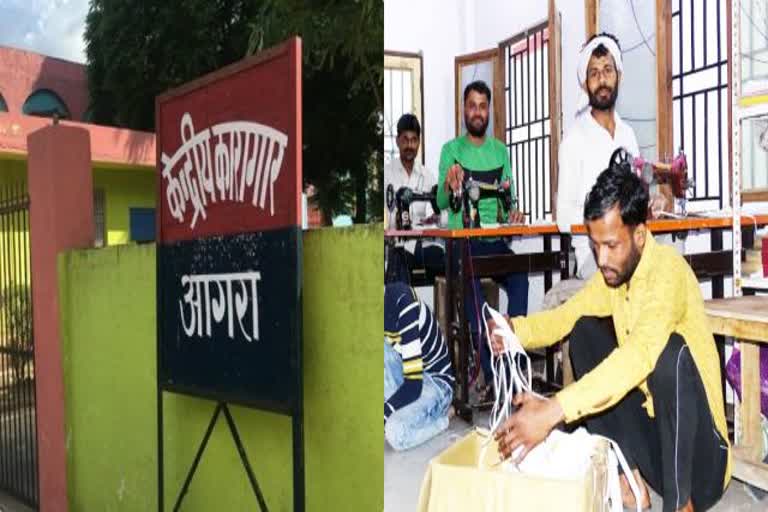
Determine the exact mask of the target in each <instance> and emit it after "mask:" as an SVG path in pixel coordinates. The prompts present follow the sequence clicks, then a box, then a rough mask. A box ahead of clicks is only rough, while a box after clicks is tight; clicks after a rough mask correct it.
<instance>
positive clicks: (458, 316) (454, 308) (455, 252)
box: [422, 224, 570, 422]
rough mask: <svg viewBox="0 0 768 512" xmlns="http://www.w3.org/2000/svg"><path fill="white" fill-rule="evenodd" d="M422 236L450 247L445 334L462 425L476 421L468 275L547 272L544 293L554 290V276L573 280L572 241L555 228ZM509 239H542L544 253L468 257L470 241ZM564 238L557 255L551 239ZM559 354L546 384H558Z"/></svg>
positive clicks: (538, 226) (434, 232)
mask: <svg viewBox="0 0 768 512" xmlns="http://www.w3.org/2000/svg"><path fill="white" fill-rule="evenodd" d="M422 236H430V237H435V238H442V239H444V240H445V241H446V244H445V249H446V255H445V277H446V288H447V293H446V296H447V297H448V307H447V308H446V312H447V315H448V316H447V318H448V328H447V331H448V332H446V333H445V334H446V337H447V339H448V347H449V350H450V351H451V359H452V361H453V365H454V366H453V367H454V369H456V390H455V393H454V408H455V409H456V413H457V414H458V415H459V416H460V417H461V418H463V419H465V420H467V421H469V422H471V421H472V405H471V404H470V401H469V381H470V378H471V376H470V375H469V362H468V359H469V353H470V352H469V343H470V337H469V327H468V321H467V318H466V315H465V312H464V295H465V290H466V284H467V280H468V279H469V277H470V275H469V270H470V268H471V270H472V277H474V278H478V279H479V278H482V277H500V276H504V275H506V274H509V273H512V272H527V273H530V272H543V273H544V289H545V291H547V290H549V288H551V287H552V272H555V271H559V272H560V274H561V278H562V279H567V277H568V252H567V251H566V250H564V248H566V247H569V246H570V236H569V235H568V234H564V235H561V234H560V232H559V231H558V229H557V225H556V224H535V225H522V224H521V225H504V226H499V227H493V228H481V229H426V230H424V231H423V232H422ZM510 236H543V237H544V250H543V251H542V252H537V253H525V254H510V255H499V256H473V257H472V258H471V261H470V259H469V258H468V256H469V244H468V242H469V241H470V240H471V239H478V238H499V237H510ZM555 236H557V237H559V238H560V248H561V250H559V251H554V250H552V237H555ZM553 354H554V351H549V352H547V380H548V381H550V380H554V378H553V375H554V355H553Z"/></svg>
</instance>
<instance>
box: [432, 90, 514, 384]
mask: <svg viewBox="0 0 768 512" xmlns="http://www.w3.org/2000/svg"><path fill="white" fill-rule="evenodd" d="M490 104H491V90H490V89H489V88H488V86H487V85H486V84H485V82H482V81H477V82H472V83H470V84H469V85H467V87H466V88H465V89H464V124H465V125H466V127H467V133H466V134H465V135H462V136H461V137H457V138H455V139H453V140H451V141H449V142H447V143H445V144H444V145H443V149H442V153H441V154H440V175H439V178H438V186H437V205H438V206H439V207H440V208H448V207H449V203H450V199H449V194H451V193H453V192H456V191H459V190H460V189H461V187H462V184H463V182H464V180H465V178H466V177H468V176H470V175H471V176H472V178H473V179H474V180H477V181H482V182H485V183H494V181H496V182H499V183H501V182H504V181H507V180H508V181H509V183H510V193H511V196H512V198H514V197H515V187H514V181H513V178H512V172H511V170H510V163H509V153H508V152H507V148H506V147H505V146H504V143H503V142H501V141H500V140H498V139H496V138H495V137H493V136H489V135H487V134H486V130H487V129H488V117H489V108H490ZM501 208H502V206H500V205H499V201H498V199H497V198H494V197H485V198H482V199H480V200H479V202H478V208H477V209H478V212H479V216H480V224H481V226H482V225H483V224H495V223H497V222H498V218H499V216H500V215H499V213H500V212H499V210H500V209H501ZM449 211H450V210H449ZM501 213H503V215H502V217H504V220H509V221H510V222H513V223H519V222H523V221H524V220H525V216H524V215H523V214H522V213H521V212H519V211H517V210H516V209H514V208H513V209H512V210H510V211H509V212H501ZM448 225H449V227H450V228H451V229H460V228H462V227H464V226H463V222H462V214H461V212H454V211H450V213H449V219H448ZM469 245H470V252H471V254H472V255H473V256H491V255H497V254H512V251H511V250H510V248H509V245H508V244H507V243H506V242H505V241H504V240H502V239H498V238H496V239H487V238H486V239H482V238H478V239H472V240H471V242H470V244H469ZM458 252H459V251H458V250H457V251H454V254H458ZM500 282H501V283H502V284H503V285H504V288H505V290H506V292H507V301H508V302H507V314H508V315H524V314H526V313H528V274H526V273H524V272H521V273H513V274H508V275H506V276H504V278H503V279H501V280H500ZM483 302H484V299H483V296H482V292H481V289H480V280H479V279H475V280H474V286H473V287H471V288H470V290H469V291H468V292H467V296H466V297H465V298H464V309H465V312H466V315H467V318H468V320H469V324H470V330H471V333H472V337H473V339H474V340H475V344H476V346H477V344H478V343H479V345H480V363H481V366H482V368H483V374H484V376H485V383H486V385H489V384H490V383H491V382H492V379H493V376H492V373H491V363H490V352H489V351H488V344H487V343H486V342H484V341H482V339H483V334H482V332H481V329H480V326H481V325H482V322H481V321H480V312H481V311H482V306H483ZM487 389H488V390H490V386H488V388H487Z"/></svg>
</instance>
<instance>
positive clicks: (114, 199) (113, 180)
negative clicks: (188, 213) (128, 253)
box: [93, 167, 156, 245]
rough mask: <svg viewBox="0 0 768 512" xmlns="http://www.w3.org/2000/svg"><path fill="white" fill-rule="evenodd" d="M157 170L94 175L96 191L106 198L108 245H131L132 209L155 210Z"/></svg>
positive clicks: (100, 170)
mask: <svg viewBox="0 0 768 512" xmlns="http://www.w3.org/2000/svg"><path fill="white" fill-rule="evenodd" d="M155 187H156V183H155V170H154V169H143V168H136V169H106V168H100V167H97V168H95V169H94V171H93V188H94V189H96V190H98V189H101V190H103V191H104V194H105V199H104V202H105V206H106V212H105V217H106V225H107V245H118V244H127V243H129V242H130V222H129V211H130V209H131V208H154V207H155V195H156V189H155Z"/></svg>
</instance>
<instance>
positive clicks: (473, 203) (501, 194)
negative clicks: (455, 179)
mask: <svg viewBox="0 0 768 512" xmlns="http://www.w3.org/2000/svg"><path fill="white" fill-rule="evenodd" d="M489 197H490V198H492V197H495V198H496V199H497V200H498V201H499V202H500V203H501V204H500V206H501V208H499V209H498V222H499V224H502V223H504V222H506V218H504V214H505V213H508V212H509V211H510V210H511V209H512V206H513V203H514V201H513V199H512V193H511V186H510V182H509V180H505V181H501V182H500V181H498V180H497V181H494V182H493V183H485V182H482V181H479V180H475V179H473V178H472V175H471V173H467V174H465V180H464V183H462V186H461V188H460V189H459V190H458V191H454V192H453V193H452V194H450V196H449V202H450V207H451V210H452V211H454V212H459V211H462V222H463V224H464V227H465V228H479V227H481V226H480V215H479V212H478V204H479V203H480V200H481V199H486V198H489Z"/></svg>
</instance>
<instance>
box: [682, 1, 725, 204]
mask: <svg viewBox="0 0 768 512" xmlns="http://www.w3.org/2000/svg"><path fill="white" fill-rule="evenodd" d="M728 26H729V25H728V15H727V2H726V1H724V0H703V1H702V0H696V1H694V0H673V1H672V106H673V117H674V122H673V131H674V147H675V149H677V148H682V149H683V150H685V152H686V154H687V155H688V165H689V169H691V170H692V173H693V176H692V178H693V181H694V182H695V184H696V186H695V188H694V191H693V196H692V197H691V199H690V200H689V202H688V205H689V206H688V208H689V209H691V210H702V209H713V208H722V207H723V206H724V199H725V202H727V194H728V190H729V181H730V177H729V173H728V169H729V166H730V163H729V158H728V134H729V126H730V124H729V121H728V104H729V102H730V96H729V95H728V74H729V71H728V55H729V51H730V50H729V49H728V48H729V47H728V43H727V37H728ZM724 196H725V197H724Z"/></svg>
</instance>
